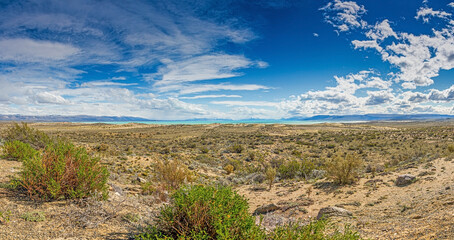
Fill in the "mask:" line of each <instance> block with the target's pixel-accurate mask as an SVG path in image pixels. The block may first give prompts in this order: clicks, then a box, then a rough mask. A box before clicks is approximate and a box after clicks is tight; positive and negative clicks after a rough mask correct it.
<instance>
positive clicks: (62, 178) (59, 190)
mask: <svg viewBox="0 0 454 240" xmlns="http://www.w3.org/2000/svg"><path fill="white" fill-rule="evenodd" d="M108 176H109V173H108V172H107V169H106V168H105V167H103V166H101V165H100V163H99V158H94V157H91V156H89V155H88V154H87V151H86V150H85V148H78V147H75V146H74V145H73V144H71V143H66V142H58V143H55V144H50V145H48V146H47V147H46V149H45V151H44V153H43V154H41V155H35V156H34V157H33V158H30V159H26V160H24V162H23V170H22V172H21V173H20V181H21V186H22V187H24V188H25V189H26V190H27V192H28V194H29V196H30V197H32V198H40V199H60V198H84V197H88V196H91V195H92V194H94V193H101V194H102V197H103V198H106V197H107V190H108V189H107V184H106V183H107V179H108Z"/></svg>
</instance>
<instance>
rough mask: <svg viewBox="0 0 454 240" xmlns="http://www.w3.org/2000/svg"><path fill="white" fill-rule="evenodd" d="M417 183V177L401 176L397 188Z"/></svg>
mask: <svg viewBox="0 0 454 240" xmlns="http://www.w3.org/2000/svg"><path fill="white" fill-rule="evenodd" d="M415 181H416V177H415V176H413V175H411V174H404V175H400V176H398V177H397V179H396V186H406V185H409V184H412V183H414V182H415Z"/></svg>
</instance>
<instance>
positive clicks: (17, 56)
mask: <svg viewBox="0 0 454 240" xmlns="http://www.w3.org/2000/svg"><path fill="white" fill-rule="evenodd" d="M77 53H79V49H77V48H75V47H73V46H72V45H70V44H63V43H59V42H51V41H39V40H33V39H29V38H10V39H1V40H0V61H13V62H40V61H47V60H54V61H59V60H64V59H67V58H68V57H70V56H73V55H75V54H77Z"/></svg>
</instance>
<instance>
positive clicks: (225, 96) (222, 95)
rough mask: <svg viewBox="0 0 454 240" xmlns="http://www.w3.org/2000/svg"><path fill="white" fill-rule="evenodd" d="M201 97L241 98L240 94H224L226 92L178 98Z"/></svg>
mask: <svg viewBox="0 0 454 240" xmlns="http://www.w3.org/2000/svg"><path fill="white" fill-rule="evenodd" d="M202 98H242V96H240V95H226V94H219V95H215V94H211V95H197V96H192V97H180V99H202Z"/></svg>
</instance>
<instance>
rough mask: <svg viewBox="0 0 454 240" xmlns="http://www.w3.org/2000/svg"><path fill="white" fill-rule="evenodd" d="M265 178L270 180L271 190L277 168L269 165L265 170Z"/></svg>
mask: <svg viewBox="0 0 454 240" xmlns="http://www.w3.org/2000/svg"><path fill="white" fill-rule="evenodd" d="M265 179H266V181H267V182H268V186H269V190H271V187H272V186H273V183H274V180H275V179H276V169H275V168H272V167H268V168H267V169H266V171H265Z"/></svg>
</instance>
